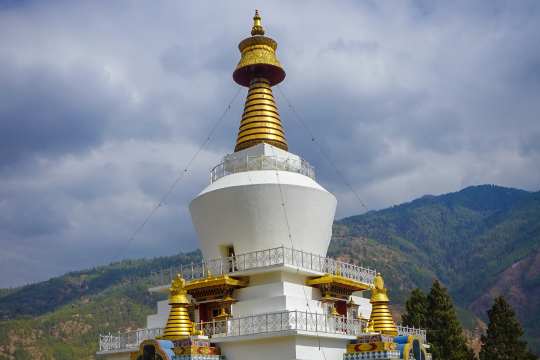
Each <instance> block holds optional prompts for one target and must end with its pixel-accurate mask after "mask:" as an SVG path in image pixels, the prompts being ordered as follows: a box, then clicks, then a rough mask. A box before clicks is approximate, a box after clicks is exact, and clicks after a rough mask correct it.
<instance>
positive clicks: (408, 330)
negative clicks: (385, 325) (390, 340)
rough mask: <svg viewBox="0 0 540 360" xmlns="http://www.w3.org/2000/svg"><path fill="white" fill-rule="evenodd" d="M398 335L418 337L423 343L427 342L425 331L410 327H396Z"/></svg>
mask: <svg viewBox="0 0 540 360" xmlns="http://www.w3.org/2000/svg"><path fill="white" fill-rule="evenodd" d="M397 329H398V335H412V336H416V337H419V338H420V339H422V341H423V342H424V343H425V342H426V341H427V336H426V330H424V329H418V328H414V327H410V326H402V325H398V327H397Z"/></svg>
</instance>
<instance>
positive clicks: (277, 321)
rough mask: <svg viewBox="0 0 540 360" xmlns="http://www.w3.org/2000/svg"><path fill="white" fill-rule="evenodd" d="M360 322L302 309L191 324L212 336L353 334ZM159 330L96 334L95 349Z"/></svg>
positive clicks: (134, 342)
mask: <svg viewBox="0 0 540 360" xmlns="http://www.w3.org/2000/svg"><path fill="white" fill-rule="evenodd" d="M363 326H364V325H363V323H362V322H361V321H360V320H358V319H347V318H346V317H344V316H331V315H325V314H316V313H310V312H305V311H282V312H273V313H265V314H258V315H251V316H243V317H238V318H230V319H228V320H221V321H212V322H203V323H197V324H195V327H196V328H197V329H198V330H202V331H203V332H204V334H205V335H207V336H209V337H210V338H212V339H214V340H215V339H217V338H220V337H231V336H243V335H257V334H265V333H273V332H283V331H305V332H310V333H321V334H341V335H351V336H356V335H358V334H360V333H361V332H362V329H363ZM162 333H163V329H162V328H155V329H139V330H134V331H128V332H124V333H118V334H107V335H100V337H99V351H100V352H118V351H133V350H135V349H137V348H138V347H139V344H140V343H141V342H143V341H144V340H147V339H155V338H156V337H157V336H160V335H161V334H162Z"/></svg>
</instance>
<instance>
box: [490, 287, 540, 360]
mask: <svg viewBox="0 0 540 360" xmlns="http://www.w3.org/2000/svg"><path fill="white" fill-rule="evenodd" d="M488 318H489V325H488V329H487V333H486V334H485V335H482V349H481V350H480V360H529V359H530V360H533V359H537V357H536V356H534V355H533V354H531V353H530V352H529V351H528V350H527V343H526V342H525V341H522V340H520V339H521V337H522V336H523V329H522V328H521V325H520V324H519V322H518V320H517V319H516V314H515V313H514V310H512V308H511V306H510V305H509V304H508V303H507V302H506V300H504V298H503V297H502V296H501V297H498V298H496V299H495V302H494V304H493V306H492V307H491V309H490V310H488Z"/></svg>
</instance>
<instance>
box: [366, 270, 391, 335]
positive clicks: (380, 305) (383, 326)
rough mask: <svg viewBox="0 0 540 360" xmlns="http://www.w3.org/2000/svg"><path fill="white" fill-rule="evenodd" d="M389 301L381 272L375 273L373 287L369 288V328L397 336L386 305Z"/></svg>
mask: <svg viewBox="0 0 540 360" xmlns="http://www.w3.org/2000/svg"><path fill="white" fill-rule="evenodd" d="M389 302H390V299H389V298H388V294H387V290H386V288H385V287H384V279H383V277H382V276H381V274H377V276H375V281H374V286H373V289H371V300H370V303H371V316H370V318H369V328H372V329H373V330H372V331H375V332H380V333H381V334H384V335H390V336H397V334H398V332H397V327H396V324H395V323H394V319H393V318H392V313H390V308H389V307H388V303H389ZM370 330H371V329H370Z"/></svg>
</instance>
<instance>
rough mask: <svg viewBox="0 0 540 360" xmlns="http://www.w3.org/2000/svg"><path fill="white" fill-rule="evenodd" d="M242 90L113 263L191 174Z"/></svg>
mask: <svg viewBox="0 0 540 360" xmlns="http://www.w3.org/2000/svg"><path fill="white" fill-rule="evenodd" d="M241 90H242V87H240V86H238V90H237V91H236V93H235V94H234V96H233V97H232V98H231V100H230V101H229V103H228V105H227V107H226V108H225V110H224V111H223V113H222V114H221V116H220V117H219V118H218V119H217V120H216V121H215V123H214V124H213V126H212V128H211V129H210V131H209V133H208V135H207V136H206V138H205V139H204V141H203V142H202V143H201V145H200V146H199V148H198V149H197V151H195V153H194V154H193V156H192V157H191V158H190V159H189V160H188V162H187V163H186V165H185V166H184V168H183V170H182V172H181V173H180V174H179V175H178V176H177V177H176V178H175V179H174V181H173V182H172V183H171V185H170V186H169V188H168V189H167V191H166V192H165V193H164V194H163V195H162V196H161V198H160V200H159V201H158V202H157V203H156V204H155V205H154V206H153V207H152V209H151V210H150V212H149V213H148V215H147V216H146V217H145V218H144V220H143V221H142V222H141V223H140V224H139V225H138V226H137V227H136V228H135V230H134V231H133V233H132V234H131V236H130V237H129V238H128V240H127V242H126V244H125V246H123V247H121V248H119V251H118V252H117V253H116V254H115V255H114V256H113V257H112V258H111V262H113V261H115V260H116V259H117V258H118V257H119V256H120V255H122V254H123V253H125V251H127V249H128V247H129V246H130V245H131V243H132V242H133V240H134V239H135V238H136V237H137V235H138V234H139V233H140V232H141V231H142V229H144V227H145V226H146V224H147V223H148V221H150V219H151V218H152V216H153V215H154V214H155V213H156V212H157V210H158V209H159V208H160V207H161V206H162V205H164V204H165V202H166V201H167V199H168V198H169V196H170V195H171V194H172V192H173V191H174V189H175V187H176V185H178V183H179V182H180V181H181V180H183V179H184V178H185V177H186V176H187V175H188V174H189V170H190V167H191V165H192V164H193V162H194V161H195V159H196V158H197V157H198V156H199V154H200V153H201V152H202V150H203V149H204V148H205V147H206V146H207V145H208V143H209V142H210V140H211V139H212V136H213V135H214V132H215V131H216V130H217V128H218V126H219V124H221V122H222V121H223V119H224V118H225V116H226V115H227V113H228V112H229V110H230V109H231V106H232V104H233V103H234V101H235V100H236V98H237V97H238V94H240V91H241Z"/></svg>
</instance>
